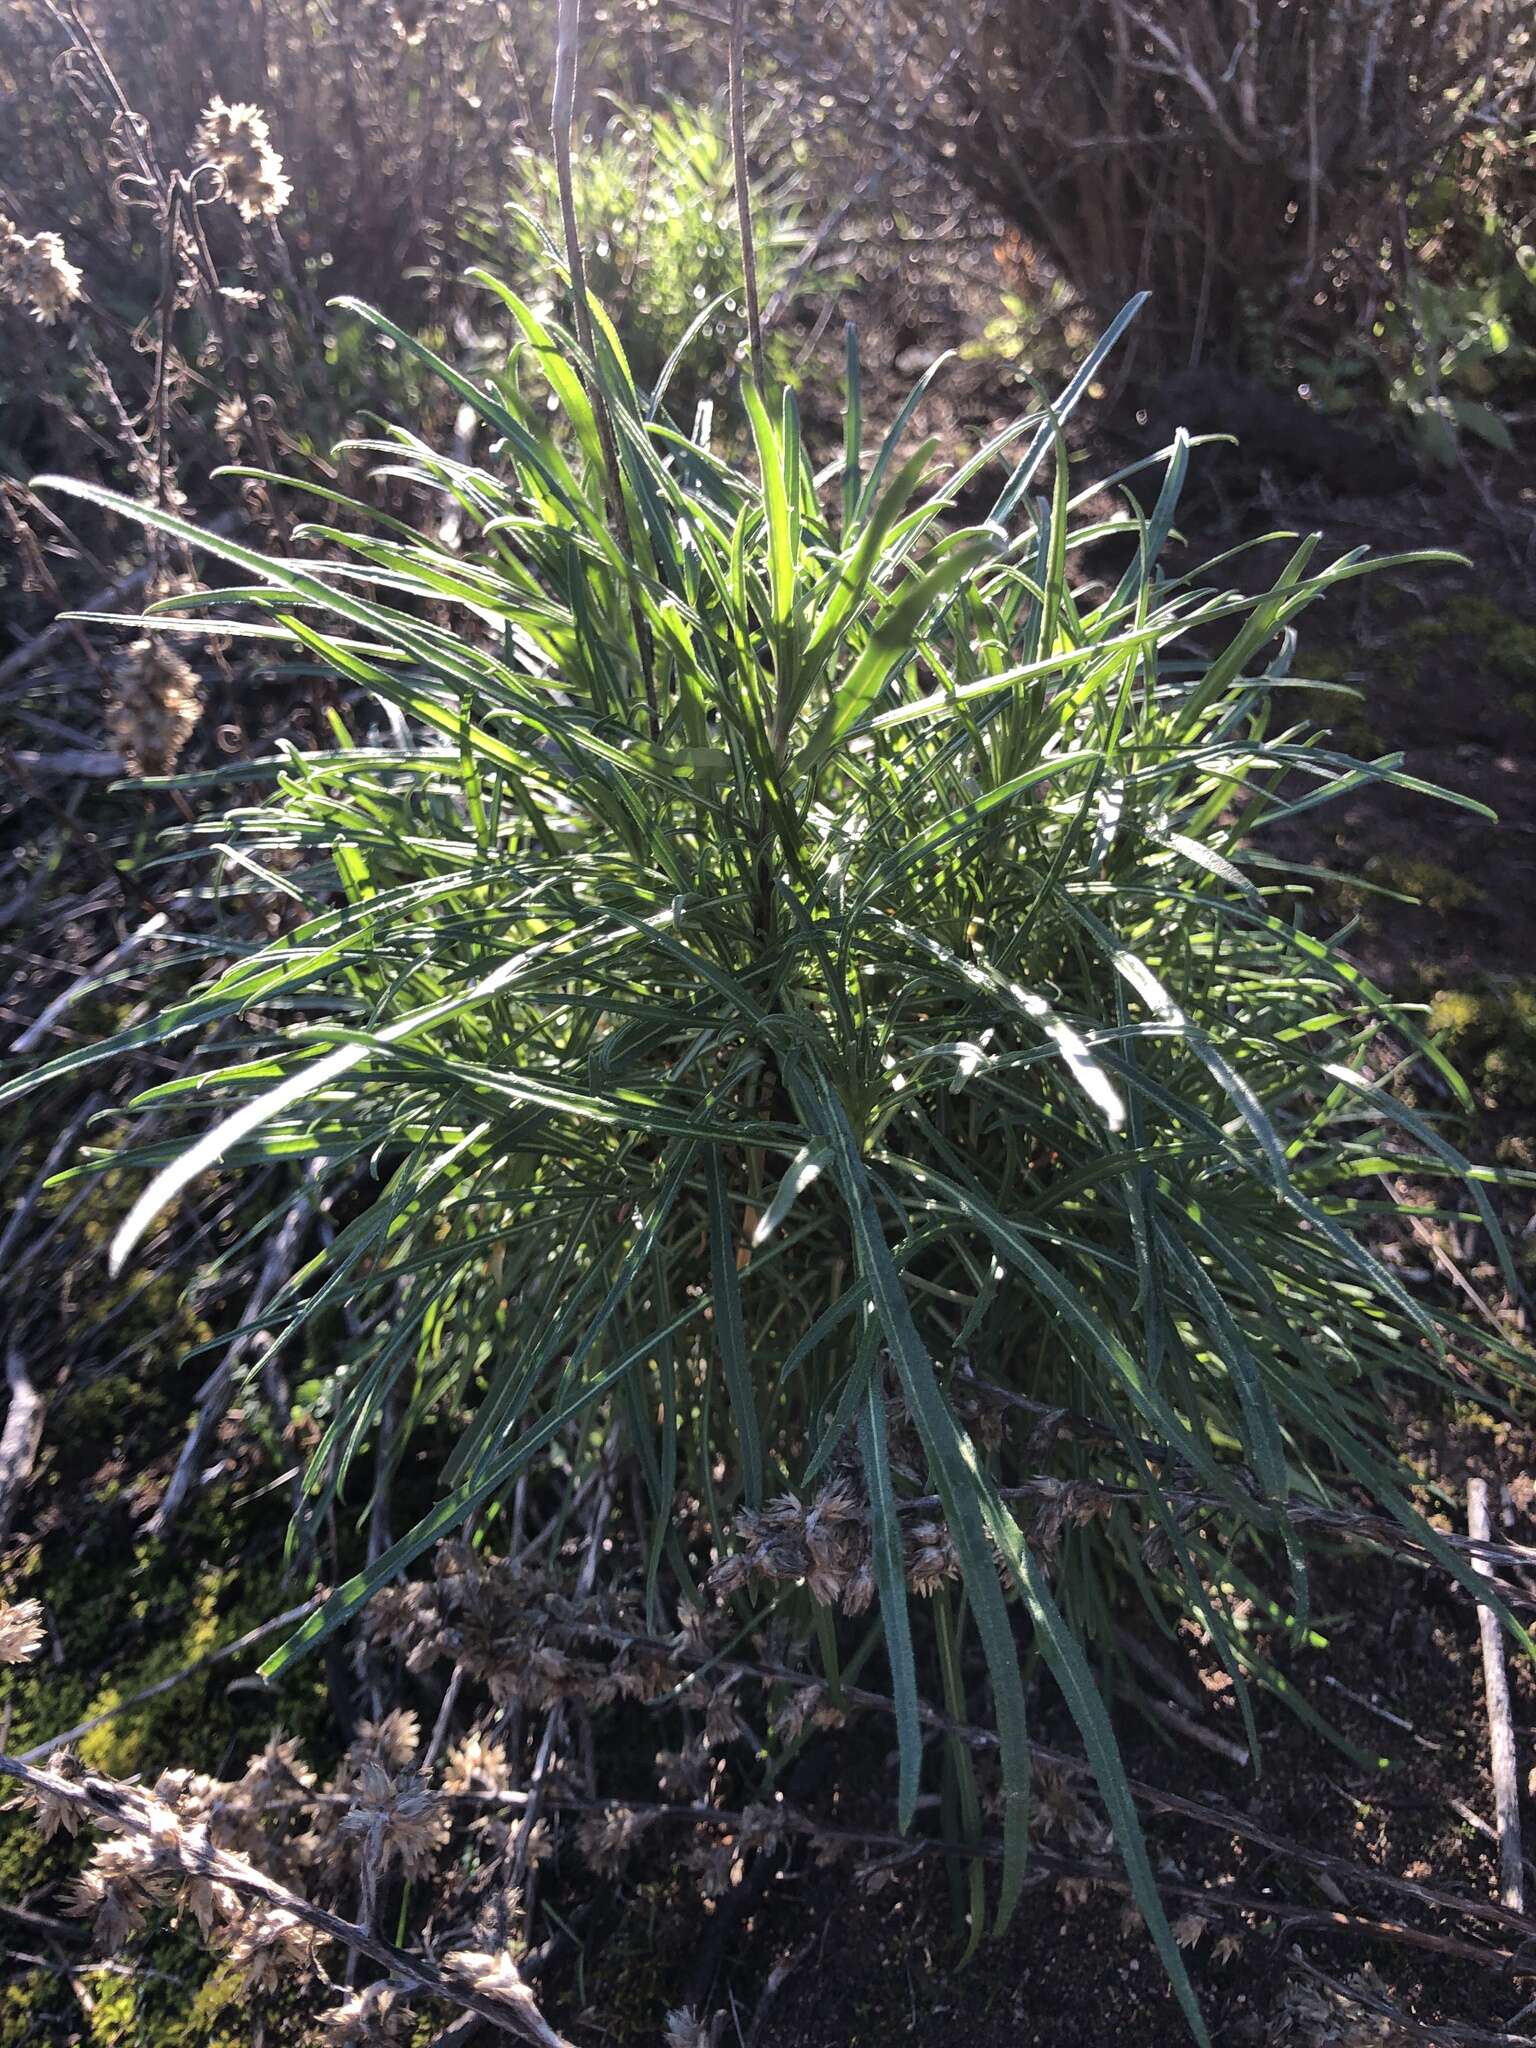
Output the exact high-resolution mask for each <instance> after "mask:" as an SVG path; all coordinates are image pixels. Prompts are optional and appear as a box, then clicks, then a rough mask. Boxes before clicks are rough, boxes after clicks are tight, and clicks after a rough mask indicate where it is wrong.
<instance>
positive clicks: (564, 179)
mask: <svg viewBox="0 0 1536 2048" xmlns="http://www.w3.org/2000/svg"><path fill="white" fill-rule="evenodd" d="M580 46H581V0H559V17H558V21H557V25H556V40H555V84H554V95H553V99H552V102H551V107H550V136H551V139H552V141H553V143H554V150H555V180H556V183H557V184H558V186H559V188H560V224H561V227H562V229H563V231H564V235H565V260H566V265H567V267H568V269H569V270H570V274H571V298H572V301H573V304H574V309H575V317H576V339H577V340H578V341H579V342H580V343H581V346H582V350H583V352H584V353H585V355H586V358H587V363H588V365H589V374H590V376H591V380H592V410H593V413H594V414H595V416H596V419H597V434H598V440H599V441H600V442H601V444H602V450H603V467H604V469H605V470H606V471H607V482H608V525H609V529H610V531H611V532H612V534H613V539H614V545H615V546H616V547H617V548H618V550H619V553H620V554H621V555H622V556H623V558H624V560H625V562H626V563H627V564H628V569H629V611H630V618H631V621H632V623H633V626H634V633H635V641H636V645H637V647H638V650H639V654H640V668H641V673H642V675H643V677H644V679H645V705H646V713H647V717H648V721H649V725H650V736H651V739H652V741H653V742H655V741H656V740H659V739H660V738H661V711H660V707H659V706H658V704H657V701H656V676H655V672H654V668H653V665H652V661H651V635H650V629H649V627H648V626H647V625H646V623H645V614H644V611H643V610H642V609H641V604H640V593H639V591H638V589H637V588H636V584H635V567H634V558H633V555H632V552H631V549H630V544H629V529H628V526H627V524H626V521H625V517H624V472H623V469H622V468H621V467H620V464H619V445H618V442H617V440H616V438H615V436H614V431H613V415H612V413H611V412H610V411H609V409H608V398H607V394H606V392H605V391H604V390H603V380H602V374H601V372H600V371H599V369H598V364H597V347H596V335H595V333H594V331H593V327H592V308H591V306H590V305H589V304H588V301H587V266H586V263H585V261H584V260H583V257H582V253H581V227H580V223H579V222H578V221H577V218H576V187H575V183H574V181H573V179H572V176H571V134H572V130H573V128H574V127H575V121H576V65H577V59H578V56H579V53H580Z"/></svg>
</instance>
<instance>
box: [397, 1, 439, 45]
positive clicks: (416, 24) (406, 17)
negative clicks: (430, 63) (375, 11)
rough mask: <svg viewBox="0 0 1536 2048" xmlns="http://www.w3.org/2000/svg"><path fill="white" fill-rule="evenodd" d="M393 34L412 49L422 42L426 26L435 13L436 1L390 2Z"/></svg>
mask: <svg viewBox="0 0 1536 2048" xmlns="http://www.w3.org/2000/svg"><path fill="white" fill-rule="evenodd" d="M389 12H390V16H391V18H392V20H393V22H394V29H395V34H396V35H397V36H398V37H399V38H400V40H401V42H403V43H409V44H410V45H411V46H412V48H414V47H415V46H416V44H418V43H420V42H422V41H423V40H424V39H425V37H426V33H427V26H428V24H429V22H430V21H431V20H432V17H433V16H434V15H435V14H436V12H437V0H390V9H389Z"/></svg>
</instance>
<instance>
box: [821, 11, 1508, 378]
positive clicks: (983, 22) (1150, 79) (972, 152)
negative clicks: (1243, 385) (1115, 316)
mask: <svg viewBox="0 0 1536 2048" xmlns="http://www.w3.org/2000/svg"><path fill="white" fill-rule="evenodd" d="M782 33H783V36H784V38H785V42H786V45H787V46H788V47H790V48H793V49H794V50H795V51H796V57H795V62H796V64H797V67H798V69H799V70H800V72H801V74H802V76H803V77H804V78H805V79H806V80H807V81H808V83H809V84H810V85H811V86H813V87H814V88H815V89H816V90H818V91H822V92H827V91H830V92H834V93H836V94H837V95H838V96H839V97H840V98H842V99H843V100H844V102H845V104H847V105H849V106H850V108H851V109H852V110H853V112H854V115H855V118H856V119H859V120H863V121H873V122H874V123H875V124H876V125H877V126H878V127H879V128H880V129H881V130H882V131H883V132H884V133H885V134H886V135H888V136H892V137H895V138H896V139H897V140H899V142H900V143H902V144H903V145H905V146H907V147H912V148H916V149H918V150H920V151H921V152H923V153H924V154H925V155H926V157H927V158H928V160H929V162H930V163H931V164H932V165H933V166H934V167H935V169H936V170H939V171H942V172H944V173H947V174H954V175H956V176H958V177H959V179H960V180H961V181H962V182H963V183H964V184H966V185H967V186H969V187H970V189H971V190H972V191H973V192H975V193H976V194H978V195H979V196H980V197H981V198H982V199H983V200H984V201H985V202H986V203H987V204H988V205H990V206H992V207H994V208H995V209H996V211H997V213H998V214H999V215H1000V216H1001V218H1002V219H1003V220H1004V221H1005V222H1008V223H1010V224H1011V225H1013V226H1014V227H1016V228H1017V229H1018V230H1019V231H1020V232H1021V233H1022V234H1023V235H1024V236H1025V237H1027V239H1028V241H1029V242H1030V243H1031V244H1032V245H1034V247H1035V249H1036V250H1037V252H1038V254H1039V256H1040V257H1041V258H1043V259H1044V262H1045V264H1046V266H1047V267H1048V269H1049V270H1050V271H1052V272H1054V273H1055V274H1056V275H1057V276H1059V277H1062V278H1065V279H1067V280H1069V281H1070V282H1071V284H1072V285H1073V287H1074V288H1075V289H1076V291H1077V292H1078V294H1079V295H1080V297H1081V298H1082V300H1083V301H1084V304H1085V306H1086V308H1087V309H1088V311H1089V313H1090V314H1091V315H1092V316H1093V317H1095V318H1096V319H1097V320H1099V321H1100V322H1102V321H1104V320H1106V319H1108V318H1109V317H1110V315H1111V314H1112V313H1113V312H1114V310H1115V308H1116V307H1118V306H1119V305H1120V304H1121V303H1122V302H1123V301H1124V300H1125V299H1126V298H1127V297H1128V295H1129V294H1130V293H1131V292H1133V291H1136V290H1139V289H1142V288H1144V287H1148V286H1155V287H1156V305H1155V310H1154V315H1153V319H1152V321H1151V322H1149V323H1147V324H1146V326H1145V327H1144V328H1143V331H1142V334H1141V336H1140V337H1139V340H1138V344H1137V346H1138V348H1139V350H1140V352H1141V361H1142V364H1143V366H1144V367H1146V368H1148V369H1150V370H1160V369H1168V368H1176V369H1182V368H1185V367H1188V366H1190V365H1191V364H1194V363H1196V362H1199V361H1201V360H1202V359H1205V358H1207V357H1209V358H1214V359H1217V360H1223V359H1224V360H1226V361H1227V362H1229V363H1231V362H1232V361H1233V360H1234V357H1235V359H1236V361H1237V365H1238V366H1239V367H1241V368H1244V369H1248V370H1260V371H1267V370H1268V368H1269V367H1270V357H1269V354H1268V353H1267V352H1266V353H1264V355H1263V357H1262V360H1260V361H1250V360H1246V359H1245V358H1246V355H1247V352H1248V350H1249V349H1250V348H1251V347H1252V345H1253V343H1254V338H1255V336H1258V337H1261V338H1262V337H1263V336H1264V335H1266V334H1267V332H1268V330H1269V328H1270V327H1271V325H1272V324H1273V323H1274V322H1275V321H1277V320H1279V321H1281V322H1282V323H1283V324H1284V325H1285V326H1286V327H1287V328H1288V329H1289V330H1292V331H1299V332H1301V333H1303V334H1305V333H1308V332H1311V333H1313V334H1314V335H1315V334H1316V332H1317V330H1318V328H1319V327H1324V328H1329V329H1331V331H1334V332H1337V331H1339V330H1340V329H1341V328H1343V327H1345V326H1347V324H1348V315H1347V312H1343V311H1342V310H1341V309H1340V308H1339V307H1338V305H1337V304H1335V305H1334V310H1333V317H1332V319H1331V321H1330V320H1329V319H1328V317H1327V311H1326V309H1327V308H1328V307H1329V305H1330V303H1332V302H1334V301H1335V300H1336V298H1337V295H1338V293H1339V292H1340V290H1341V289H1342V288H1343V287H1344V286H1345V285H1346V284H1347V283H1348V282H1349V273H1350V272H1351V271H1352V270H1353V269H1354V268H1355V267H1356V266H1357V265H1358V264H1361V263H1363V264H1364V266H1365V268H1366V269H1367V270H1368V271H1370V272H1374V271H1375V268H1376V265H1377V261H1378V253H1379V249H1380V246H1381V244H1382V243H1383V242H1387V243H1389V244H1390V243H1395V242H1396V239H1397V226H1398V212H1397V209H1398V205H1399V202H1400V201H1401V200H1402V199H1404V198H1405V197H1406V195H1408V194H1409V192H1410V191H1411V190H1412V189H1413V188H1415V187H1416V186H1417V185H1418V184H1419V183H1421V182H1422V181H1423V180H1424V179H1425V178H1426V177H1427V176H1431V175H1433V174H1434V173H1435V172H1436V171H1437V170H1438V169H1439V168H1440V167H1441V166H1442V165H1443V164H1445V163H1446V162H1447V161H1448V159H1449V157H1450V154H1451V152H1452V150H1453V148H1454V146H1455V144H1456V141H1457V138H1458V137H1459V136H1460V135H1461V134H1462V132H1463V131H1464V129H1466V128H1467V127H1468V126H1469V124H1472V125H1475V124H1476V123H1479V122H1483V121H1486V120H1487V118H1488V115H1489V110H1490V108H1493V109H1498V108H1507V109H1510V110H1512V111H1514V112H1517V113H1518V112H1519V110H1520V109H1521V106H1522V103H1524V104H1528V95H1529V91H1530V84H1531V78H1532V65H1533V61H1536V43H1533V39H1532V36H1531V32H1530V29H1529V27H1528V25H1527V24H1526V23H1525V21H1524V18H1523V15H1522V13H1521V11H1520V10H1519V9H1517V8H1514V7H1510V6H1507V5H1505V4H1503V0H1444V4H1435V5H1430V6H1424V5H1421V4H1419V0H1389V4H1387V5H1382V4H1381V0H1344V4H1338V0H1297V4H1295V5H1291V6H1284V7H1281V6H1271V7H1262V6H1244V5H1231V4H1228V0H1196V4H1190V0H1154V4H1152V5H1149V6H1145V7H1136V8H1132V7H1128V6H1125V5H1123V4H1122V0H1092V4H1089V5H1086V6H1080V7H1075V8H1073V9H1071V10H1070V11H1068V12H1067V13H1065V14H1063V13H1062V12H1061V11H1060V10H1059V9H1055V8H1052V7H1049V6H1044V5H1039V4H1035V0H1008V4H999V0H938V4H937V5H932V6H930V5H924V4H920V0H897V4H896V5H895V6H894V7H893V8H892V9H891V10H890V11H889V15H887V13H885V12H884V11H881V12H877V13H871V12H870V11H869V10H867V9H860V8H859V7H857V6H854V5H848V6H837V7H834V8H833V9H832V10H830V12H829V13H828V14H827V15H825V16H822V15H818V17H817V21H816V27H815V32H814V36H813V37H812V36H811V35H809V34H807V33H805V31H804V30H803V29H802V27H801V21H800V16H799V12H798V10H795V9H793V8H791V9H789V10H787V11H786V14H785V16H784V19H783V26H782Z"/></svg>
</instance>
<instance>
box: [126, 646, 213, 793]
mask: <svg viewBox="0 0 1536 2048" xmlns="http://www.w3.org/2000/svg"><path fill="white" fill-rule="evenodd" d="M202 708H203V698H202V685H201V684H200V683H199V681H198V679H197V671H196V670H195V669H194V668H192V667H191V666H190V665H189V664H188V663H187V662H185V661H183V660H182V658H181V656H180V655H179V654H177V653H176V652H175V650H174V649H173V648H172V647H171V646H170V645H169V643H168V642H167V641H166V640H165V639H164V637H163V636H161V635H160V634H154V635H146V636H145V637H144V638H143V639H141V640H135V641H134V642H133V644H132V645H131V646H130V647H127V648H125V649H124V651H123V653H122V654H121V655H119V656H118V658H117V660H116V661H115V662H114V663H113V664H112V680H111V686H110V689H109V692H108V697H107V729H108V731H109V732H110V733H111V735H112V737H113V739H114V740H115V741H116V742H117V750H118V752H119V753H120V754H121V755H122V757H123V760H124V762H125V763H126V765H127V767H128V769H129V771H130V772H131V773H132V774H134V775H169V774H170V773H171V771H172V770H173V769H174V768H175V766H176V763H177V761H178V760H179V759H180V758H181V750H182V748H183V747H184V746H185V745H186V743H187V741H188V740H189V739H190V738H191V736H192V729H193V727H194V726H195V725H196V724H197V720H198V714H199V713H200V712H201V710H202Z"/></svg>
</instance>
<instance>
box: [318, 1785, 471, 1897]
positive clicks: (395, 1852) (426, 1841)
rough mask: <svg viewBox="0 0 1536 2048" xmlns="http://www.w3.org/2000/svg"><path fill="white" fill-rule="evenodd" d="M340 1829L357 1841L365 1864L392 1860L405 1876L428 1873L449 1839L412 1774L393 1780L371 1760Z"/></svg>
mask: <svg viewBox="0 0 1536 2048" xmlns="http://www.w3.org/2000/svg"><path fill="white" fill-rule="evenodd" d="M341 1826H342V1832H343V1833H344V1834H348V1835H356V1836H358V1837H360V1838H361V1847H362V1853H363V1855H364V1857H365V1858H366V1859H369V1860H377V1861H378V1862H381V1863H383V1862H387V1861H388V1860H389V1859H390V1858H391V1857H398V1858H399V1860H400V1867H401V1868H402V1869H403V1870H404V1872H405V1874H406V1876H407V1877H419V1876H420V1875H421V1874H422V1872H424V1871H426V1870H429V1869H430V1868H431V1866H432V1861H433V1858H434V1857H435V1856H436V1855H437V1852H438V1850H439V1849H441V1848H442V1846H443V1844H444V1843H445V1842H446V1841H447V1839H448V1835H449V1822H448V1817H447V1815H446V1814H445V1813H444V1812H443V1810H442V1808H441V1806H440V1805H439V1804H438V1802H437V1798H436V1796H435V1794H433V1793H432V1792H431V1791H429V1790H428V1788H427V1787H426V1786H425V1785H423V1784H422V1782H421V1781H420V1779H419V1778H418V1777H417V1776H416V1774H415V1772H414V1771H402V1772H401V1773H400V1775H399V1776H398V1777H394V1776H392V1775H391V1774H390V1772H388V1771H387V1770H385V1768H384V1766H383V1765H382V1764H380V1763H375V1762H371V1761H370V1762H368V1763H365V1764H364V1765H363V1767H362V1770H361V1772H360V1773H359V1775H358V1782H357V1786H356V1789H355V1790H354V1793H353V1804H352V1809H351V1811H350V1812H349V1813H348V1814H347V1816H346V1818H345V1819H344V1820H343V1822H342V1824H341Z"/></svg>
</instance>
